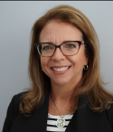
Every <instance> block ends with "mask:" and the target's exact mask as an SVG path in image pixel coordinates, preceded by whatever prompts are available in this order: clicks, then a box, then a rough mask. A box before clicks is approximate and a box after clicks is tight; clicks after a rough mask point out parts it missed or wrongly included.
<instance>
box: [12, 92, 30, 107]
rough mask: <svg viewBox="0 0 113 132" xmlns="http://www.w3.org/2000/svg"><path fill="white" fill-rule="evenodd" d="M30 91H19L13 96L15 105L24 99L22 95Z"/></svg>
mask: <svg viewBox="0 0 113 132" xmlns="http://www.w3.org/2000/svg"><path fill="white" fill-rule="evenodd" d="M26 93H28V91H24V92H21V93H18V94H15V95H14V96H13V97H12V101H11V102H13V104H14V105H16V104H18V103H20V101H21V100H22V97H23V96H24V95H25V94H26Z"/></svg>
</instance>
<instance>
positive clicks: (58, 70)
mask: <svg viewBox="0 0 113 132" xmlns="http://www.w3.org/2000/svg"><path fill="white" fill-rule="evenodd" d="M69 68H70V66H65V67H52V69H53V70H54V71H56V72H63V71H66V70H68V69H69Z"/></svg>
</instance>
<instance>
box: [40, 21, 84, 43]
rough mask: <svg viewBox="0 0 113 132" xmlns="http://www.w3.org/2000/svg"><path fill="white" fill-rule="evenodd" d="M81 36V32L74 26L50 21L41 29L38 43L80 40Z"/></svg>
mask: <svg viewBox="0 0 113 132" xmlns="http://www.w3.org/2000/svg"><path fill="white" fill-rule="evenodd" d="M82 36H83V35H82V32H81V31H80V30H79V29H78V28H77V27H75V26H74V25H72V24H69V23H66V22H61V21H59V20H51V21H50V22H48V23H47V24H46V25H45V27H44V28H43V29H42V31H41V33H40V41H50V40H51V41H55V40H57V39H58V40H59V41H68V40H81V39H82V38H83V37H82Z"/></svg>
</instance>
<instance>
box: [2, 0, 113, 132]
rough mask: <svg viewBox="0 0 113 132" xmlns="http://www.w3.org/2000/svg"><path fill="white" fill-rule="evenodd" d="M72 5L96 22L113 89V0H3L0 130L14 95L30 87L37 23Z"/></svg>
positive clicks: (106, 73)
mask: <svg viewBox="0 0 113 132" xmlns="http://www.w3.org/2000/svg"><path fill="white" fill-rule="evenodd" d="M60 4H67V5H71V6H73V7H75V8H77V9H79V10H80V11H82V12H83V13H84V14H85V15H86V16H87V17H88V18H89V20H90V21H91V23H92V24H93V26H94V28H95V30H96V32H97V34H98V37H99V40H100V70H101V75H102V78H103V80H104V81H105V82H106V83H108V84H106V85H105V88H106V89H107V90H109V91H110V92H113V76H112V74H113V2H112V1H92V2H91V1H84V2H83V1H47V2H46V1H22V2H21V1H14V2H13V1H9V2H8V1H1V2H0V131H1V130H2V127H3V123H4V120H5V117H6V111H7V107H8V105H9V103H10V101H11V99H12V97H13V96H14V95H15V94H17V93H19V92H22V91H23V90H24V89H25V88H29V87H30V81H29V77H28V58H29V50H30V33H31V28H32V26H33V24H34V22H35V21H36V20H37V19H38V18H39V17H41V16H42V15H43V14H44V13H46V11H47V10H49V9H50V8H52V7H54V6H56V5H60Z"/></svg>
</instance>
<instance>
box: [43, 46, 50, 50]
mask: <svg viewBox="0 0 113 132" xmlns="http://www.w3.org/2000/svg"><path fill="white" fill-rule="evenodd" d="M42 49H43V50H49V49H51V47H50V46H44V47H43V48H42Z"/></svg>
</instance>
